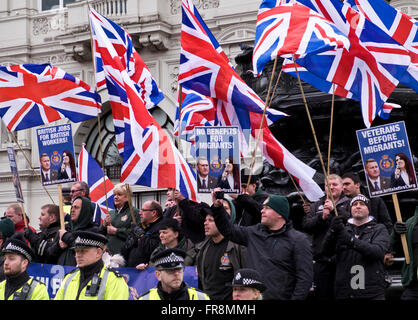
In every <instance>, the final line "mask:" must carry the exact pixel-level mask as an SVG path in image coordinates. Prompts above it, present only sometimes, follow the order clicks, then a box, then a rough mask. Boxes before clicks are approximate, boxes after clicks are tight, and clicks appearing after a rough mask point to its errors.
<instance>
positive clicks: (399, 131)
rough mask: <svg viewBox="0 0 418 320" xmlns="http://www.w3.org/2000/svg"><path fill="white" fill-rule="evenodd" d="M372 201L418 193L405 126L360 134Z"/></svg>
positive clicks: (403, 123) (395, 125) (395, 123)
mask: <svg viewBox="0 0 418 320" xmlns="http://www.w3.org/2000/svg"><path fill="white" fill-rule="evenodd" d="M357 140H358V143H359V148H360V153H361V157H362V161H363V166H364V172H365V175H366V181H367V186H368V188H369V193H370V196H371V197H376V196H383V195H387V194H393V193H398V192H403V191H409V190H414V189H417V178H416V174H415V168H414V163H413V160H412V159H413V158H412V155H411V149H410V147H409V142H408V135H407V133H406V128H405V122H403V121H400V122H394V123H389V124H385V125H382V126H378V127H372V128H368V129H362V130H357Z"/></svg>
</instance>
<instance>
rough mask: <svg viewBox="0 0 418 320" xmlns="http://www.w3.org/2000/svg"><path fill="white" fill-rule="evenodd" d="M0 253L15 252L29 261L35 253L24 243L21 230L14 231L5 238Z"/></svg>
mask: <svg viewBox="0 0 418 320" xmlns="http://www.w3.org/2000/svg"><path fill="white" fill-rule="evenodd" d="M1 253H2V254H5V253H17V254H20V255H22V256H23V257H25V258H26V259H28V260H29V262H30V261H32V260H33V259H34V257H35V253H34V252H33V251H32V249H31V248H29V246H28V245H27V244H26V240H25V238H24V237H23V234H22V233H21V232H18V233H15V234H14V235H13V236H12V237H10V238H9V239H8V240H7V242H6V243H5V245H4V249H3V250H2V252H1Z"/></svg>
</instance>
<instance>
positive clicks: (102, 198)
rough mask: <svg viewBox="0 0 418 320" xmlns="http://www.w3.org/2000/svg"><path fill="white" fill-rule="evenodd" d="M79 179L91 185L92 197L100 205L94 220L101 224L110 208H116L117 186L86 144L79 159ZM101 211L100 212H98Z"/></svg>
mask: <svg viewBox="0 0 418 320" xmlns="http://www.w3.org/2000/svg"><path fill="white" fill-rule="evenodd" d="M77 180H78V181H84V182H86V183H87V184H88V185H89V187H90V194H89V195H90V199H91V201H92V202H94V203H96V205H98V206H99V208H100V210H96V211H95V216H94V217H93V220H94V221H95V222H96V223H98V224H101V223H102V222H103V220H104V218H105V215H106V214H107V213H108V212H109V209H114V208H115V206H114V203H113V188H114V187H115V186H114V185H113V183H112V181H110V179H109V178H108V177H107V176H106V175H105V176H104V177H103V170H102V168H101V167H100V165H99V164H98V163H97V161H96V160H95V159H94V158H93V157H92V156H91V155H90V154H89V153H88V152H87V150H86V148H85V146H84V144H83V146H82V147H81V151H80V154H79V155H78V161H77ZM105 189H106V191H105ZM97 212H100V214H97Z"/></svg>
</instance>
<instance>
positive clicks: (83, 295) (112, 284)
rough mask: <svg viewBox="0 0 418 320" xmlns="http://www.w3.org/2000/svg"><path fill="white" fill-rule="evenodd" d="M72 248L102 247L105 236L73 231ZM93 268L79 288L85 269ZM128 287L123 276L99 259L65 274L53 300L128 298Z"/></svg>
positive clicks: (104, 242)
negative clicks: (88, 277)
mask: <svg viewBox="0 0 418 320" xmlns="http://www.w3.org/2000/svg"><path fill="white" fill-rule="evenodd" d="M74 235H75V237H76V239H75V241H74V249H76V248H88V247H98V248H102V249H104V246H105V244H106V243H107V239H106V237H104V236H103V235H101V234H98V233H94V232H89V231H77V232H74ZM87 268H88V269H90V270H91V269H92V268H95V270H94V272H93V275H92V276H91V275H90V277H91V279H90V280H88V282H87V283H84V286H83V287H82V288H81V287H80V285H82V279H84V278H86V277H87V275H86V271H85V270H86V269H87ZM128 299H129V287H128V285H127V284H126V282H125V279H124V278H123V276H122V275H121V274H120V273H119V272H117V271H116V270H114V269H112V268H110V267H107V266H105V265H104V264H103V261H102V260H101V259H100V260H99V261H97V262H95V263H94V264H92V265H90V266H87V267H85V268H81V269H80V268H77V269H75V270H73V271H72V272H70V273H69V274H67V275H66V276H65V278H64V280H63V282H62V283H61V286H60V288H59V289H58V292H57V294H56V296H55V300H128Z"/></svg>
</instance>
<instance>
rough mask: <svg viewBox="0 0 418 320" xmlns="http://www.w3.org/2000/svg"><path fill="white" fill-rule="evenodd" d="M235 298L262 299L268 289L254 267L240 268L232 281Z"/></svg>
mask: <svg viewBox="0 0 418 320" xmlns="http://www.w3.org/2000/svg"><path fill="white" fill-rule="evenodd" d="M231 286H232V299H233V300H262V299H263V296H262V294H261V293H262V292H263V291H264V290H266V286H265V285H264V283H263V281H262V279H261V275H260V274H259V273H258V272H257V271H256V270H254V269H247V268H243V269H238V270H237V272H235V276H234V279H233V280H232V283H231Z"/></svg>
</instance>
